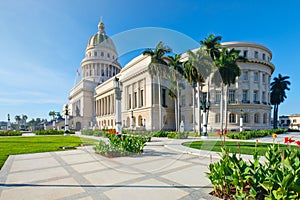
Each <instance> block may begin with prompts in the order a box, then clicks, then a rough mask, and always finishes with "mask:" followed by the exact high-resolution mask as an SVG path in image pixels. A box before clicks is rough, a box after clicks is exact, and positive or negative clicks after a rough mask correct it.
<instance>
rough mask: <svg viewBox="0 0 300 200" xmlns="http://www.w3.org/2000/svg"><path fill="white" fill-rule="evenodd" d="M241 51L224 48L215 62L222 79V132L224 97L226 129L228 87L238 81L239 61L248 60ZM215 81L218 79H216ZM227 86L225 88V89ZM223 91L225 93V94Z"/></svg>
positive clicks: (239, 72)
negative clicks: (242, 55) (241, 54)
mask: <svg viewBox="0 0 300 200" xmlns="http://www.w3.org/2000/svg"><path fill="white" fill-rule="evenodd" d="M239 53H240V51H239V50H236V49H230V50H229V49H227V48H223V49H222V50H221V51H220V56H219V58H216V59H215V64H216V66H217V68H218V74H219V76H220V78H221V79H222V80H221V105H220V118H221V120H220V121H221V133H222V134H223V118H224V116H223V99H224V102H225V109H224V113H225V130H226V129H227V106H228V104H227V103H228V102H227V97H228V88H229V86H230V85H231V84H234V83H235V82H236V78H237V77H239V76H240V74H241V70H240V67H239V66H238V62H246V61H247V59H246V58H244V57H241V56H239ZM214 82H215V83H216V82H218V81H214ZM224 86H225V90H224ZM223 91H225V93H224V94H223ZM223 95H224V97H225V98H224V97H223Z"/></svg>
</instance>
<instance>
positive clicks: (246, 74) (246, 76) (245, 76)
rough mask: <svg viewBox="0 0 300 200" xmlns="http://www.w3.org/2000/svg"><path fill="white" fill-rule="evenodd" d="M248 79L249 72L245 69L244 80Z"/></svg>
mask: <svg viewBox="0 0 300 200" xmlns="http://www.w3.org/2000/svg"><path fill="white" fill-rule="evenodd" d="M247 80H248V72H247V71H245V72H243V81H247Z"/></svg>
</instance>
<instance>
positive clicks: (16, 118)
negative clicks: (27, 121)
mask: <svg viewBox="0 0 300 200" xmlns="http://www.w3.org/2000/svg"><path fill="white" fill-rule="evenodd" d="M15 120H16V122H17V124H18V129H19V128H20V127H19V125H20V124H19V123H20V120H21V117H20V115H16V116H15Z"/></svg>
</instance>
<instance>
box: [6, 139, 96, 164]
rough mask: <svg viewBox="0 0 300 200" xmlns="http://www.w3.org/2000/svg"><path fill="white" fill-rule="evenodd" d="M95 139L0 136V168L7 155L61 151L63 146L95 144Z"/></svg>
mask: <svg viewBox="0 0 300 200" xmlns="http://www.w3.org/2000/svg"><path fill="white" fill-rule="evenodd" d="M96 142H97V140H93V139H88V138H80V137H77V136H32V137H0V169H1V168H2V166H3V165H4V163H5V161H6V159H7V158H8V156H9V155H17V154H27V153H40V152H50V151H62V149H61V148H60V147H63V146H74V147H77V146H81V145H82V144H85V145H89V144H95V143H96Z"/></svg>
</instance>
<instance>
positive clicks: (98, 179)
mask: <svg viewBox="0 0 300 200" xmlns="http://www.w3.org/2000/svg"><path fill="white" fill-rule="evenodd" d="M142 176H143V175H142V174H139V173H126V172H124V171H118V170H116V169H111V170H105V171H100V172H95V173H91V174H87V175H83V177H84V178H85V179H86V180H88V181H89V182H90V183H91V184H92V185H114V184H118V183H121V182H124V181H129V180H132V179H136V178H140V177H142Z"/></svg>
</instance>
